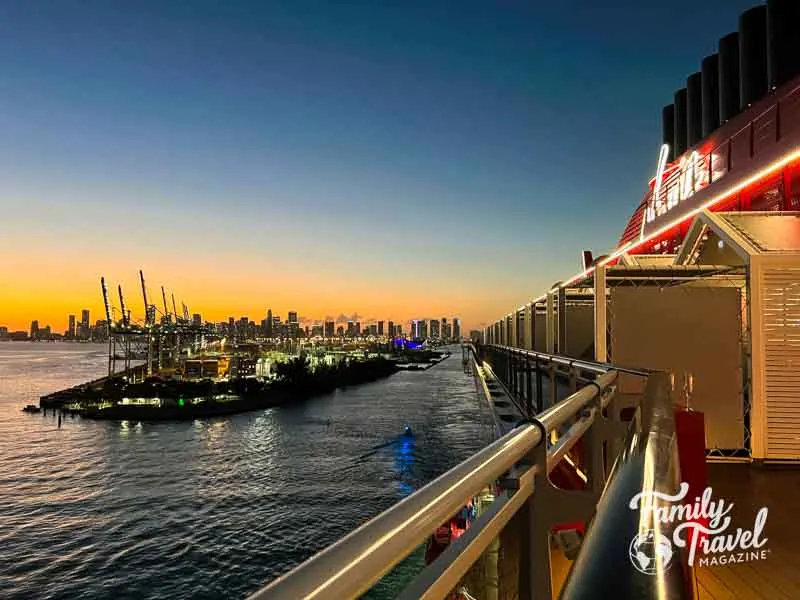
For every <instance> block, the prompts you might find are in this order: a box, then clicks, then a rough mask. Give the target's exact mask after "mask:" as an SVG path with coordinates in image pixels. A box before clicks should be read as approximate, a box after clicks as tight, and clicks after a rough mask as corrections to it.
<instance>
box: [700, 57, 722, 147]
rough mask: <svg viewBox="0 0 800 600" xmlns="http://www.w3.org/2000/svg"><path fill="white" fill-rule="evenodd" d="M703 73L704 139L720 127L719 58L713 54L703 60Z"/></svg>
mask: <svg viewBox="0 0 800 600" xmlns="http://www.w3.org/2000/svg"><path fill="white" fill-rule="evenodd" d="M700 72H701V73H702V77H701V80H702V83H701V85H702V97H703V101H702V105H703V118H702V122H703V123H702V137H704V138H705V137H707V136H709V135H711V133H712V132H713V131H714V130H715V129H716V128H717V127H719V56H717V55H716V54H712V55H711V56H706V57H705V58H704V59H703V64H702V66H701V68H700Z"/></svg>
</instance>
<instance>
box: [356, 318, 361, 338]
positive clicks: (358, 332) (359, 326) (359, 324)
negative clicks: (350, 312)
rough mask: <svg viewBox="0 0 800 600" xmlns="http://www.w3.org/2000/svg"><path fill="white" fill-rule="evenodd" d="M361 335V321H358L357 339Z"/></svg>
mask: <svg viewBox="0 0 800 600" xmlns="http://www.w3.org/2000/svg"><path fill="white" fill-rule="evenodd" d="M360 335H361V321H356V337H358V336H360Z"/></svg>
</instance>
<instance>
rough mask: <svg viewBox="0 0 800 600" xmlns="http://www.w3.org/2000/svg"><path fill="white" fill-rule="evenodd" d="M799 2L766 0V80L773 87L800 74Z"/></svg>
mask: <svg viewBox="0 0 800 600" xmlns="http://www.w3.org/2000/svg"><path fill="white" fill-rule="evenodd" d="M799 48H800V2H798V1H797V0H767V80H768V82H769V89H770V90H774V89H775V88H776V87H778V86H779V85H782V84H784V83H786V82H787V81H789V80H790V79H792V78H793V77H795V76H796V75H798V74H800V52H798V49H799Z"/></svg>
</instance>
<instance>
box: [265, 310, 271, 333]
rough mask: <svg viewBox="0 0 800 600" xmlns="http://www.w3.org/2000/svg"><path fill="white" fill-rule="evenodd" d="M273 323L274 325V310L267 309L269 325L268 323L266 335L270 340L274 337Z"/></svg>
mask: <svg viewBox="0 0 800 600" xmlns="http://www.w3.org/2000/svg"><path fill="white" fill-rule="evenodd" d="M272 323H273V321H272V309H271V308H268V309H267V323H266V326H265V327H264V335H266V336H267V337H268V338H271V337H272Z"/></svg>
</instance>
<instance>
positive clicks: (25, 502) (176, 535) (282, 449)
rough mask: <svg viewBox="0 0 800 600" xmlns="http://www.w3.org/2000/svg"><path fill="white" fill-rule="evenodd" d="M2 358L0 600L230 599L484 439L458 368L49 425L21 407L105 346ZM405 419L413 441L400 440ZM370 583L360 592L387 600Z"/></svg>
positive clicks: (83, 376) (100, 357) (93, 368)
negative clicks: (319, 391)
mask: <svg viewBox="0 0 800 600" xmlns="http://www.w3.org/2000/svg"><path fill="white" fill-rule="evenodd" d="M9 346H10V347H9V348H8V350H10V351H11V352H12V353H13V351H14V349H15V348H18V347H16V346H13V344H11V345H9ZM58 346H60V347H61V348H63V349H65V350H66V349H67V347H68V346H69V345H67V344H63V345H58ZM55 348H56V345H52V346H42V348H41V352H48V353H50V352H52V351H53V350H54V349H55ZM5 350H6V348H4V347H3V344H2V343H0V364H2V365H3V369H4V372H3V376H0V431H2V432H3V435H2V436H0V563H2V564H4V565H10V568H9V570H8V571H7V572H5V573H3V575H4V576H7V578H6V579H4V581H5V582H6V584H5V585H4V586H3V593H2V596H3V597H4V598H11V599H17V598H18V599H20V600H22V599H26V600H27V599H28V598H35V597H44V596H47V597H52V598H59V599H64V600H72V599H77V598H86V597H92V598H117V597H136V598H141V599H142V600H146V599H149V598H164V597H169V598H175V599H178V600H180V599H187V598H209V599H211V598H233V599H235V598H239V597H244V596H245V595H246V594H247V593H248V592H250V591H252V590H253V589H255V588H258V587H259V586H260V585H262V584H263V583H264V582H265V581H267V580H269V579H271V578H273V577H275V576H277V575H279V574H281V573H283V572H284V571H286V570H287V569H288V568H291V567H292V566H293V565H296V564H298V563H300V562H302V561H303V560H305V559H306V558H308V557H309V556H310V555H311V554H313V553H314V552H315V551H317V550H319V549H321V548H323V547H324V546H326V545H328V544H330V543H332V542H333V541H335V540H337V539H339V538H341V537H342V536H344V535H345V534H347V533H348V532H350V531H352V530H353V529H355V528H356V527H357V526H358V525H359V524H361V523H363V522H365V521H367V520H368V519H370V518H372V517H374V516H375V515H376V514H378V513H379V512H380V511H382V510H384V509H386V508H388V507H389V506H391V505H392V504H394V503H395V502H397V501H398V500H399V499H400V498H401V497H404V496H407V495H408V494H410V493H411V492H413V491H414V490H415V489H418V488H419V487H421V486H422V485H424V484H425V483H426V482H428V481H430V480H431V479H433V478H434V477H436V476H438V475H439V474H441V473H442V472H443V471H445V470H446V469H447V468H449V467H452V466H453V465H454V464H456V463H457V462H459V461H460V460H463V459H464V458H466V457H467V456H469V455H470V454H471V453H473V452H474V451H475V450H476V449H477V448H479V447H480V446H481V445H482V444H484V443H486V442H487V441H488V436H489V434H490V428H487V427H485V424H486V423H489V421H488V420H487V421H483V420H482V419H481V413H480V410H481V406H482V405H480V403H479V402H478V400H477V397H476V395H475V391H474V389H475V388H474V385H473V383H472V381H471V380H470V379H469V378H468V377H466V376H465V375H464V374H463V373H462V372H461V365H460V361H457V360H448V361H445V362H444V363H442V364H441V365H439V366H437V367H435V368H433V369H430V370H428V371H424V372H408V373H398V374H397V375H394V376H392V377H390V378H389V379H386V380H383V381H379V382H375V383H371V384H366V385H363V386H358V387H353V388H348V389H347V390H340V391H337V392H335V393H333V394H329V395H327V396H324V397H320V398H317V399H314V400H310V401H308V402H302V403H297V404H294V405H289V406H284V407H280V408H273V409H269V410H265V411H256V412H253V413H248V414H242V415H236V416H233V417H230V418H224V419H217V420H209V421H195V422H190V423H146V424H144V425H140V424H138V423H106V422H93V421H84V420H81V419H75V420H71V419H69V420H66V421H65V426H64V427H63V428H62V429H61V430H57V429H56V428H55V422H54V420H53V417H52V416H51V415H47V418H41V417H37V416H32V415H27V414H24V413H21V412H20V411H19V407H20V405H24V404H27V403H35V402H36V401H37V399H38V396H39V395H42V394H45V393H49V392H52V391H54V390H57V389H63V388H65V387H68V386H69V385H74V384H75V383H78V382H80V381H86V380H89V379H94V378H96V377H98V376H100V375H102V374H103V372H104V370H105V362H104V361H105V353H104V350H103V351H101V352H95V351H92V349H91V348H84V347H78V346H75V347H71V346H70V347H69V349H68V351H65V352H63V353H55V354H52V360H48V361H44V362H42V361H39V362H35V361H31V360H30V358H38V357H41V354H38V355H37V353H38V352H40V350H39V349H38V348H37V349H36V350H31V349H28V350H26V351H25V352H24V353H21V352H19V351H18V350H17V354H29V355H32V357H28V358H19V357H16V358H14V359H13V360H5V359H6V358H7V355H6V354H4V351H5ZM47 356H48V357H50V356H51V355H50V354H48V355H47ZM42 364H46V365H48V366H47V368H42V367H40V366H39V365H42ZM31 365H32V366H31ZM7 375H8V376H7ZM412 415H413V417H412V418H413V422H411V423H410V424H411V425H412V428H413V434H414V435H413V438H411V439H403V438H404V436H403V435H402V434H403V432H404V427H405V425H406V424H407V423H409V418H410V416H412ZM67 422H68V423H69V426H68V427H67V426H66V423H67ZM53 457H58V458H57V460H54V459H53ZM20 557H30V558H29V559H28V558H25V559H21V558H20ZM419 562H420V559H419V557H417V559H412V560H410V561H407V562H404V564H408V565H410V567H409V568H412V567H413V568H416V565H417V563H419ZM401 570H402V569H401ZM411 574H412V572H411V571H409V572H408V575H409V576H410V575H411ZM391 582H393V583H392V584H391V586H389V587H391V588H392V589H395V587H396V584H397V583H398V582H399V579H397V578H395V579H392V580H391ZM387 585H388V584H387ZM379 588H380V590H379V592H378V594H377V596H376V595H373V594H371V595H370V597H371V598H372V597H393V594H391V593H389V591H388V590H389V588H385V587H384V586H379ZM384 592H385V593H384Z"/></svg>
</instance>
